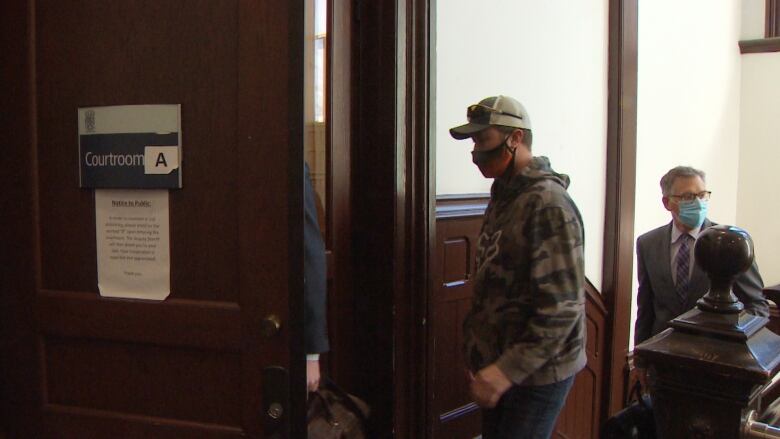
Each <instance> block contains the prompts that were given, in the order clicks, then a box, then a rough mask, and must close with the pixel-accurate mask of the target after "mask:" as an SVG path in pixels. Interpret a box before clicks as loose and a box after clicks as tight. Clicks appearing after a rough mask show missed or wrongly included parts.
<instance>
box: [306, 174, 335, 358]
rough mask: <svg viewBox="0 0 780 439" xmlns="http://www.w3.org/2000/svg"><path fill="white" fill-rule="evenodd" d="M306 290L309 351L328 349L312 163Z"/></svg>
mask: <svg viewBox="0 0 780 439" xmlns="http://www.w3.org/2000/svg"><path fill="white" fill-rule="evenodd" d="M303 180H304V181H303V271H304V278H303V294H304V307H305V308H304V333H305V348H306V353H307V354H317V353H321V352H327V351H328V349H329V346H328V335H327V319H326V304H327V303H326V301H327V266H326V261H325V243H324V242H323V241H322V234H321V233H320V227H319V224H318V223H317V204H316V198H315V193H314V187H313V186H312V184H311V178H310V177H309V166H308V165H306V163H304V170H303Z"/></svg>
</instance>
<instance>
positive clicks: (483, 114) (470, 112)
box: [466, 104, 523, 123]
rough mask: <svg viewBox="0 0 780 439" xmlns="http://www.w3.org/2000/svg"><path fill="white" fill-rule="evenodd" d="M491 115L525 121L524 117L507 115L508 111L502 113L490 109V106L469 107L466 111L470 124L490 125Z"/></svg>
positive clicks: (477, 105)
mask: <svg viewBox="0 0 780 439" xmlns="http://www.w3.org/2000/svg"><path fill="white" fill-rule="evenodd" d="M491 113H498V114H503V115H506V116H510V117H514V118H517V119H520V120H523V117H522V116H518V115H516V114H512V113H507V112H506V111H501V110H498V109H496V108H490V107H488V106H485V105H480V104H474V105H469V107H468V108H467V109H466V117H467V118H468V121H469V122H476V123H488V122H490V114H491Z"/></svg>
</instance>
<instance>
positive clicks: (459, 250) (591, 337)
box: [427, 195, 607, 439]
mask: <svg viewBox="0 0 780 439" xmlns="http://www.w3.org/2000/svg"><path fill="white" fill-rule="evenodd" d="M486 205H487V196H485V195H476V196H467V197H440V198H439V199H438V200H437V206H436V251H435V255H434V257H433V258H432V265H431V271H432V273H431V278H432V288H431V293H430V297H429V298H428V316H429V327H428V331H429V332H428V343H427V345H428V347H429V349H428V361H427V364H428V367H427V389H428V392H427V413H428V417H429V419H428V428H429V431H428V437H429V438H432V439H433V438H436V439H472V438H475V437H477V436H479V435H480V411H479V409H478V407H477V406H476V405H475V404H474V403H473V401H471V399H470V398H469V396H468V389H467V382H466V378H465V372H464V371H465V363H464V361H463V356H462V355H461V341H462V337H463V334H462V329H461V323H462V321H463V317H464V316H465V314H466V312H468V310H469V309H470V307H471V298H472V295H473V281H472V276H473V275H474V268H475V267H474V262H475V252H476V245H477V237H478V236H479V231H480V226H481V224H482V216H483V214H484V211H485V207H486ZM586 310H587V319H588V320H587V326H588V327H587V331H588V342H587V343H588V344H587V354H588V364H587V367H586V368H585V369H584V370H583V371H581V372H580V373H579V374H578V375H577V378H576V380H575V383H574V387H573V389H572V391H571V393H570V394H569V397H568V400H567V402H566V406H565V408H564V410H563V413H562V414H561V417H560V418H559V420H558V425H557V426H556V431H555V433H554V435H553V437H556V438H598V428H599V420H600V416H601V401H602V398H601V389H602V383H603V380H604V361H605V360H604V358H605V355H606V352H605V350H604V346H605V345H604V343H605V337H604V330H605V327H606V326H605V321H606V314H607V311H606V307H605V306H604V303H603V301H602V298H601V295H600V294H599V293H598V292H597V291H596V290H595V289H594V288H593V287H592V285H590V283H588V285H587V304H586Z"/></svg>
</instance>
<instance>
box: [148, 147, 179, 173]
mask: <svg viewBox="0 0 780 439" xmlns="http://www.w3.org/2000/svg"><path fill="white" fill-rule="evenodd" d="M178 167H179V147H177V146H147V147H146V148H144V174H170V173H171V172H173V170H174V169H177V168H178Z"/></svg>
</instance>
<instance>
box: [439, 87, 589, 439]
mask: <svg viewBox="0 0 780 439" xmlns="http://www.w3.org/2000/svg"><path fill="white" fill-rule="evenodd" d="M467 116H468V122H469V123H467V124H465V125H461V126H458V127H455V128H452V129H451V130H450V134H451V135H452V136H453V137H454V138H456V139H468V138H471V139H472V140H473V141H474V150H473V151H472V156H473V161H474V163H475V164H476V165H477V166H478V167H479V170H480V171H481V172H482V174H483V175H484V176H485V177H486V178H493V179H495V180H494V182H493V186H492V188H491V193H490V203H489V204H488V207H487V211H486V212H485V220H484V223H483V225H482V230H481V233H480V237H479V242H478V247H477V265H476V267H477V268H476V275H475V278H474V293H475V294H474V300H473V304H472V309H471V311H470V312H469V314H468V315H467V316H466V319H465V321H464V322H463V333H464V339H465V340H464V341H465V355H466V364H467V365H468V366H469V368H470V372H469V376H470V390H471V394H472V396H473V397H474V399H475V401H476V402H477V404H479V405H480V406H481V407H483V408H484V412H483V432H482V437H483V438H484V439H493V438H502V439H503V438H548V437H549V436H550V434H551V433H552V429H553V428H554V425H555V420H556V418H557V417H558V414H559V413H560V411H561V408H562V407H563V403H564V401H565V400H566V395H567V394H568V392H569V390H570V389H571V386H572V383H573V381H574V375H575V374H576V373H577V372H578V371H580V370H581V369H582V368H583V367H584V366H585V362H586V358H585V295H584V288H583V287H584V279H585V277H584V269H583V245H584V242H583V241H584V231H583V228H582V218H581V216H580V213H579V211H578V209H577V206H575V204H574V202H573V201H572V199H571V198H570V197H569V195H568V193H567V192H566V188H567V187H568V185H569V178H568V176H566V175H563V174H557V173H555V172H554V171H553V170H552V169H551V168H550V162H549V160H548V159H547V158H546V157H534V156H533V155H532V154H531V143H532V136H531V121H530V119H529V117H528V113H527V112H526V111H525V108H523V106H522V105H521V104H520V103H519V102H518V101H516V100H515V99H513V98H510V97H507V96H493V97H489V98H486V99H483V100H482V101H481V102H480V103H479V104H476V105H471V106H469V107H468V111H467Z"/></svg>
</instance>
